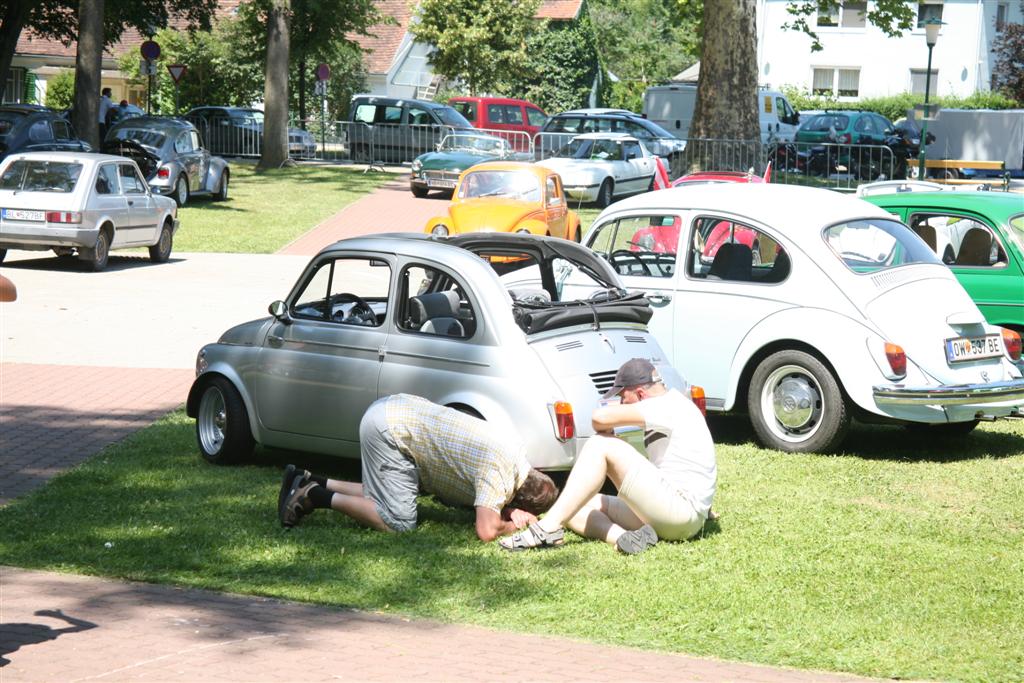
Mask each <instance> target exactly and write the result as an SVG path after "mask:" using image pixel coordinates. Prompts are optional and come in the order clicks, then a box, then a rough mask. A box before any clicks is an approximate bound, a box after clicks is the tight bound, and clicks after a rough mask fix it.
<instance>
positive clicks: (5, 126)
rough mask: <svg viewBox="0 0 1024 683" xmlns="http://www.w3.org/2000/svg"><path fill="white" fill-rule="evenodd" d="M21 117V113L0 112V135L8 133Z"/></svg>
mask: <svg viewBox="0 0 1024 683" xmlns="http://www.w3.org/2000/svg"><path fill="white" fill-rule="evenodd" d="M21 119H22V116H21V114H15V113H13V112H4V113H0V136H3V135H7V134H8V133H10V132H11V129H12V128H14V126H16V125H17V124H18V121H21Z"/></svg>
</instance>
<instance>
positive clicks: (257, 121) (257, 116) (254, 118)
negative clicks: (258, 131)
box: [231, 110, 263, 126]
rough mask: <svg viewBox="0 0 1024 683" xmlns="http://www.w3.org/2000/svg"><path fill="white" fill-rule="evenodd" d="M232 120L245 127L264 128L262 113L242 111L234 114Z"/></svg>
mask: <svg viewBox="0 0 1024 683" xmlns="http://www.w3.org/2000/svg"><path fill="white" fill-rule="evenodd" d="M231 120H232V121H234V122H235V123H238V124H241V125H244V126H253V125H255V126H262V125H263V112H261V111H258V110H256V111H242V112H233V113H232V114H231Z"/></svg>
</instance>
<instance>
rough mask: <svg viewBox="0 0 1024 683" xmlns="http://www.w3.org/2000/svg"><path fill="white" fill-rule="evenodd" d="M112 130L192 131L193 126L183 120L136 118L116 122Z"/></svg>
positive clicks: (153, 117) (150, 117) (156, 117)
mask: <svg viewBox="0 0 1024 683" xmlns="http://www.w3.org/2000/svg"><path fill="white" fill-rule="evenodd" d="M114 128H154V129H156V130H186V129H187V130H192V129H194V128H195V126H193V125H192V123H191V122H189V121H185V120H184V119H176V118H172V117H170V116H136V117H134V118H130V119H124V120H122V121H118V122H117V123H115V124H114V125H113V126H111V130H113V129H114Z"/></svg>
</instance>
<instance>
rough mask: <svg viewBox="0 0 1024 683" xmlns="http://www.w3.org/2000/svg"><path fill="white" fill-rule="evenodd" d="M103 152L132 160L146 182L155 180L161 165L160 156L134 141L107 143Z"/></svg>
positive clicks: (104, 144) (102, 149)
mask: <svg viewBox="0 0 1024 683" xmlns="http://www.w3.org/2000/svg"><path fill="white" fill-rule="evenodd" d="M101 151H102V152H103V153H104V154H114V155H117V156H120V157H127V158H129V159H131V160H132V161H134V162H135V163H136V164H138V166H139V170H140V171H142V175H143V177H144V178H145V179H146V180H150V179H152V178H153V176H154V174H156V169H157V167H158V166H159V165H160V157H159V156H157V155H156V154H154V153H153V152H150V151H149V150H147V149H146V148H145V147H143V146H142V145H140V144H139V143H137V142H135V141H133V140H111V141H108V142H105V143H103V147H102V148H101Z"/></svg>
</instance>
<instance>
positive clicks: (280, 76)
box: [83, 0, 289, 169]
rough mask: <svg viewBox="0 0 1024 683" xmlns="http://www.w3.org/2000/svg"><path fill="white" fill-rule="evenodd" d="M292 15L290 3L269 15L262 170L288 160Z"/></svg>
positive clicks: (276, 0)
mask: <svg viewBox="0 0 1024 683" xmlns="http://www.w3.org/2000/svg"><path fill="white" fill-rule="evenodd" d="M83 1H84V0H83ZM288 14H289V0H272V4H271V7H270V11H269V12H267V67H266V76H267V79H266V85H265V86H264V90H263V109H264V111H263V154H262V155H261V156H260V161H259V163H258V164H257V165H256V167H257V168H259V169H268V168H277V167H279V166H281V165H282V164H284V163H285V162H286V161H287V160H288V43H289V40H288Z"/></svg>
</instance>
